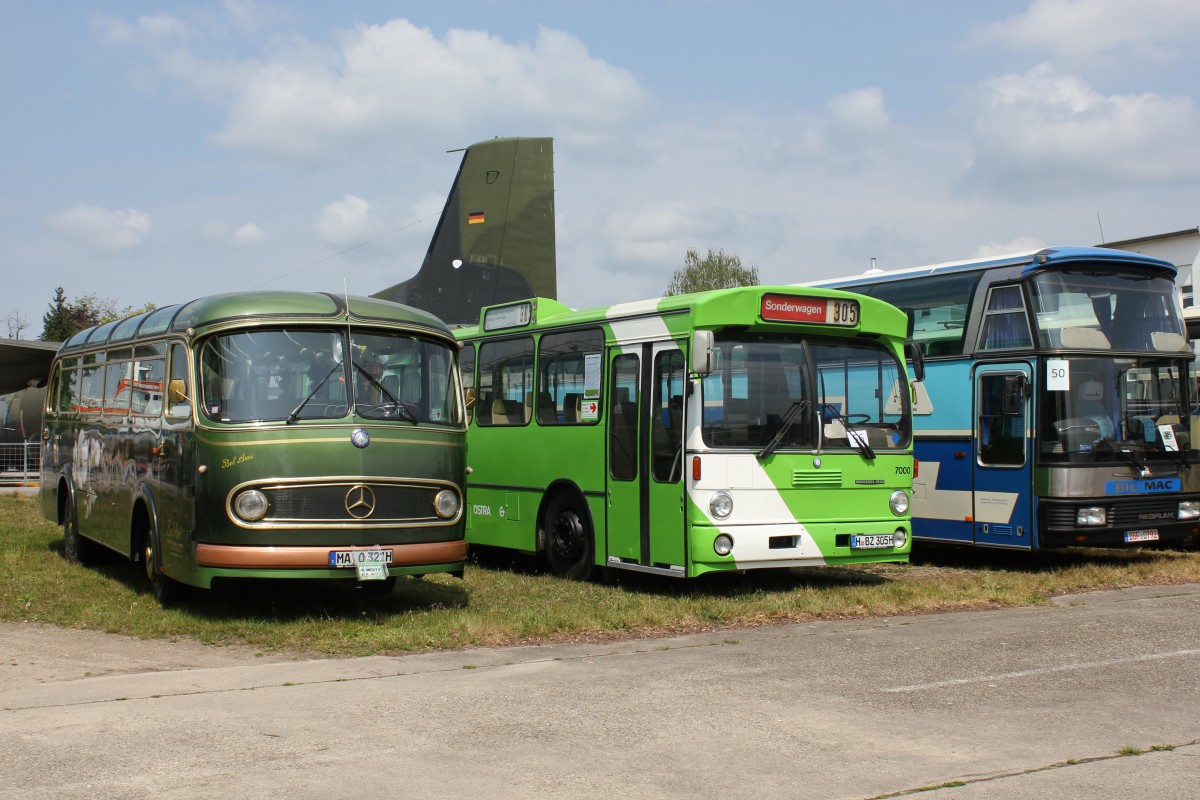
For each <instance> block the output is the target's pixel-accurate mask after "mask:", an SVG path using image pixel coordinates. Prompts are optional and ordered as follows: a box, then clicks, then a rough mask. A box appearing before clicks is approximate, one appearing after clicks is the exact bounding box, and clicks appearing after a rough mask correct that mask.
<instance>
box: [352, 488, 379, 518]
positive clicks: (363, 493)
mask: <svg viewBox="0 0 1200 800" xmlns="http://www.w3.org/2000/svg"><path fill="white" fill-rule="evenodd" d="M374 511H375V493H374V492H373V491H371V487H370V486H363V485H362V484H361V483H358V484H355V485H354V486H351V487H350V491H348V492H346V513H347V514H349V515H350V516H352V517H354V518H355V519H366V518H367V517H369V516H371V514H372V513H374Z"/></svg>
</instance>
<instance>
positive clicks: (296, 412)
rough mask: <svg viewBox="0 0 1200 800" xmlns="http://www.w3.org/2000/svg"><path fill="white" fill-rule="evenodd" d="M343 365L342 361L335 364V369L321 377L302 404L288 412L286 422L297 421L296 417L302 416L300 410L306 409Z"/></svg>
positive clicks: (289, 423) (288, 423) (287, 423)
mask: <svg viewBox="0 0 1200 800" xmlns="http://www.w3.org/2000/svg"><path fill="white" fill-rule="evenodd" d="M341 365H342V362H340V361H339V362H337V363H336V364H334V365H333V369H331V370H329V372H328V373H327V374H326V375H325V377H324V378H321V380H320V382H318V383H317V385H316V386H314V387H313V388H312V391H310V392H309V393H308V396H307V397H305V398H304V399H303V400H301V401H300V405H298V406H296V407H295V408H293V409H292V413H290V414H288V417H287V420H286V422H285V423H284V424H286V425H291V424H292V423H293V422H295V421H296V418H297V417H299V416H300V412H301V411H303V410H304V407H305V406H306V405H308V401H309V400H312V399H313V398H314V397H316V395H317V392H319V391H321V387H322V386H324V385H325V381H327V380H329V378H330V377H331V376H332V375H333V373H335V372H337V368H338V367H340V366H341Z"/></svg>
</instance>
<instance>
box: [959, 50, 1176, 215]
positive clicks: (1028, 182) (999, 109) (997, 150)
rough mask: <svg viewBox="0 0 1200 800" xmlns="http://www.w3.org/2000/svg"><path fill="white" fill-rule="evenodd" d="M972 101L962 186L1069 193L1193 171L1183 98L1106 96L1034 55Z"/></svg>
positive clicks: (1173, 178)
mask: <svg viewBox="0 0 1200 800" xmlns="http://www.w3.org/2000/svg"><path fill="white" fill-rule="evenodd" d="M979 103H980V109H979V116H978V118H977V120H976V130H975V137H974V143H973V144H974V151H975V152H974V158H973V160H972V161H971V162H970V163H968V164H967V165H966V167H965V168H964V169H963V172H962V175H961V179H962V182H963V185H964V186H967V187H970V188H975V189H983V190H986V191H996V192H999V193H1002V194H1019V193H1023V192H1029V191H1032V190H1034V189H1038V188H1045V187H1055V188H1056V189H1057V190H1059V191H1063V192H1066V193H1072V192H1089V191H1096V190H1102V189H1106V188H1112V187H1115V186H1122V185H1127V184H1129V183H1130V182H1136V183H1159V182H1161V183H1169V182H1177V181H1189V180H1195V179H1196V178H1197V177H1200V162H1197V160H1196V158H1195V143H1196V142H1197V141H1198V140H1200V114H1198V113H1197V110H1196V108H1195V106H1194V105H1193V103H1192V101H1191V99H1190V98H1187V97H1165V96H1162V95H1159V94H1155V93H1152V92H1146V93H1143V94H1136V95H1115V94H1114V95H1105V94H1102V93H1100V92H1098V91H1097V90H1096V89H1094V88H1093V87H1092V86H1091V85H1090V84H1088V83H1087V82H1085V81H1083V80H1081V79H1079V78H1076V77H1074V76H1071V75H1065V74H1062V73H1059V72H1058V71H1056V70H1055V69H1054V68H1053V67H1052V66H1050V65H1049V64H1041V65H1039V66H1037V67H1035V68H1033V69H1031V70H1029V71H1028V72H1026V73H1024V74H1021V75H1014V74H1010V75H1003V76H1001V77H999V78H994V79H991V80H988V81H986V82H984V84H983V85H982V86H980V88H979Z"/></svg>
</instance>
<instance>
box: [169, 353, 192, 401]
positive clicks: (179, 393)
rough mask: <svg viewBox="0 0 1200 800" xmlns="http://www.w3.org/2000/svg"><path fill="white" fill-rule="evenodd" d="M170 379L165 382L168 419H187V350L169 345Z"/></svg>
mask: <svg viewBox="0 0 1200 800" xmlns="http://www.w3.org/2000/svg"><path fill="white" fill-rule="evenodd" d="M170 375H171V377H170V380H169V381H168V382H167V397H166V407H167V416H168V417H176V418H178V417H187V416H191V413H192V387H191V383H190V382H189V381H188V358H187V348H186V347H184V346H183V345H181V344H173V345H171V373H170Z"/></svg>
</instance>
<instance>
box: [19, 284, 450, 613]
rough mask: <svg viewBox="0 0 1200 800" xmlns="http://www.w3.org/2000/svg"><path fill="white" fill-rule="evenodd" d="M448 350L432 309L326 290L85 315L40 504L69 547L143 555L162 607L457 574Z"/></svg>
mask: <svg viewBox="0 0 1200 800" xmlns="http://www.w3.org/2000/svg"><path fill="white" fill-rule="evenodd" d="M457 349H458V345H457V343H456V342H455V340H454V338H453V336H452V335H451V333H450V331H449V329H448V328H447V327H446V326H445V325H444V324H442V322H440V321H439V320H438V319H437V318H435V317H433V316H432V315H430V314H427V313H425V312H422V311H417V310H415V309H412V308H409V307H406V306H402V305H398V304H396V303H391V302H388V301H385V300H375V299H370V298H363V297H352V296H350V297H341V296H338V295H334V294H320V293H311V294H310V293H302V292H250V293H238V294H223V295H216V296H212V297H205V298H201V299H198V300H193V301H191V302H189V303H184V304H182V305H175V306H168V307H165V308H159V309H156V310H153V311H149V312H146V313H143V314H138V315H136V316H132V317H129V318H127V319H123V320H118V321H114V322H109V323H106V324H103V325H99V326H97V327H93V328H88V329H87V330H84V331H81V332H80V333H78V334H76V335H75V336H73V337H71V338H70V339H69V340H68V341H66V342H64V343H63V345H62V346H61V348H60V349H59V351H58V354H57V355H56V357H55V360H54V363H53V364H52V366H51V372H50V379H49V385H48V390H47V394H46V404H45V409H44V416H43V423H42V445H43V458H42V473H41V489H40V501H41V508H42V513H43V514H45V516H46V517H47V518H49V519H51V520H53V521H55V522H57V523H58V524H60V525H61V526H62V528H63V542H64V548H65V554H66V557H67V558H68V559H70V560H72V561H76V562H79V563H85V564H86V563H89V562H91V561H92V560H93V559H94V558H95V557H96V556H97V555H98V554H100V553H102V552H104V551H105V550H108V551H113V552H115V553H118V554H120V555H121V556H123V557H125V558H128V559H131V560H133V561H141V562H143V563H144V565H145V570H146V575H147V577H148V578H149V581H150V584H151V586H152V587H153V591H154V595H155V597H157V598H158V599H159V601H160V602H163V603H167V602H170V601H171V600H172V599H174V598H175V596H176V595H178V593H179V591H180V590H181V589H182V588H183V587H184V586H185V585H186V586H194V587H201V588H209V587H211V586H212V582H213V581H214V580H217V579H226V578H262V577H272V578H275V577H277V578H319V579H331V580H337V581H356V582H359V585H361V586H363V587H364V588H370V589H373V590H380V589H383V590H390V589H391V587H392V586H393V585H394V583H395V580H396V576H397V575H419V574H424V573H433V572H450V573H455V574H460V575H461V573H462V569H463V564H464V562H465V558H466V548H467V545H466V541H465V538H464V520H463V475H464V473H463V470H464V447H465V433H466V431H465V426H464V414H463V406H462V397H461V390H460V387H459V383H458V376H457V369H456V356H457Z"/></svg>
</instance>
